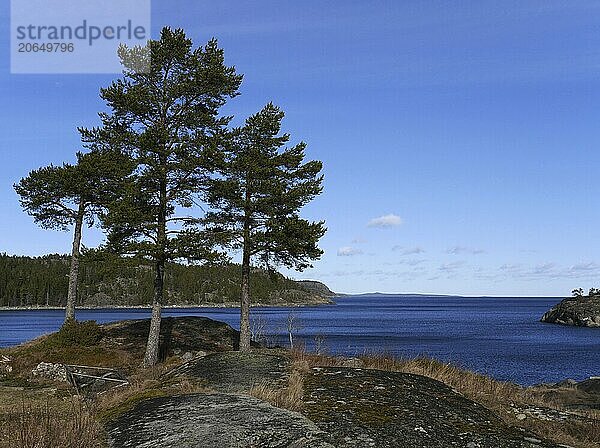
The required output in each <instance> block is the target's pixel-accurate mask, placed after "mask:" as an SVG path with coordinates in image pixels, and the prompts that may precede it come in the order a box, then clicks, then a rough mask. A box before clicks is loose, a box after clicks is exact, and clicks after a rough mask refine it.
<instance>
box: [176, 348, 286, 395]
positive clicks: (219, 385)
mask: <svg viewBox="0 0 600 448" xmlns="http://www.w3.org/2000/svg"><path fill="white" fill-rule="evenodd" d="M288 364H289V359H288V358H286V357H284V356H279V355H275V354H270V353H263V352H251V353H242V352H221V353H212V354H210V355H207V356H205V357H203V358H198V359H194V360H192V361H190V362H188V363H186V364H184V365H183V366H181V367H179V368H177V369H176V370H174V371H173V372H171V375H173V376H182V375H185V376H188V377H192V378H196V379H200V380H202V381H204V382H205V384H206V385H207V386H208V387H210V388H211V389H214V390H218V391H220V392H248V391H249V390H250V389H251V388H252V386H255V385H258V384H265V383H267V384H271V385H272V386H273V387H277V386H278V385H279V386H281V385H283V383H284V381H285V379H286V378H287V372H286V369H287V367H288Z"/></svg>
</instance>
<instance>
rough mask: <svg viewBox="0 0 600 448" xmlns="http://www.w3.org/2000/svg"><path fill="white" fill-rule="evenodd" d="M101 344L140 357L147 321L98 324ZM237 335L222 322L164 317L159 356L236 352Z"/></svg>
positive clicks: (148, 321)
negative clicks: (100, 331) (100, 326)
mask: <svg viewBox="0 0 600 448" xmlns="http://www.w3.org/2000/svg"><path fill="white" fill-rule="evenodd" d="M102 330H103V334H104V338H103V341H102V343H103V344H104V345H106V346H110V347H113V348H115V347H116V348H121V349H124V350H127V351H128V352H130V353H136V354H137V355H138V356H139V357H143V355H144V351H145V350H146V340H147V338H148V332H149V330H150V319H139V320H125V321H120V322H115V323H111V324H104V325H102ZM239 340H240V333H239V331H237V330H234V329H233V328H232V327H231V326H229V325H228V324H226V323H224V322H219V321H216V320H212V319H209V318H207V317H199V316H181V317H164V318H163V319H162V321H161V326H160V357H161V359H164V358H166V357H167V356H172V355H174V354H176V353H180V354H181V353H186V352H190V353H192V354H198V353H202V352H220V351H226V350H236V349H237V348H238V346H239Z"/></svg>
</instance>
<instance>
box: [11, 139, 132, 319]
mask: <svg viewBox="0 0 600 448" xmlns="http://www.w3.org/2000/svg"><path fill="white" fill-rule="evenodd" d="M126 169H127V161H126V159H124V158H123V157H122V156H121V155H120V154H117V153H114V152H110V151H108V152H93V153H88V154H82V153H77V163H76V164H75V165H72V164H68V163H65V164H63V165H62V166H54V165H50V166H46V167H43V168H39V169H37V170H34V171H31V172H30V173H29V175H28V176H27V177H24V178H23V179H21V180H20V181H19V182H18V183H17V184H15V185H14V188H15V191H16V192H17V194H18V195H19V196H20V201H19V202H20V203H21V206H22V207H23V209H24V210H25V212H27V213H28V214H30V215H31V216H33V219H34V221H35V222H36V223H37V224H39V225H40V227H42V228H44V229H55V230H63V231H67V230H69V228H71V227H72V228H73V244H72V249H71V268H70V271H69V288H68V292H67V303H66V307H65V321H67V320H69V319H74V318H75V303H76V299H77V284H78V275H79V256H80V247H81V239H82V229H83V226H84V224H87V225H88V227H91V226H92V225H93V224H94V220H95V217H96V216H97V215H98V213H100V212H101V210H102V209H103V207H105V206H106V205H107V204H108V202H109V201H110V200H111V197H112V196H111V191H115V189H116V185H117V184H118V182H120V179H121V178H122V176H124V175H125V170H126Z"/></svg>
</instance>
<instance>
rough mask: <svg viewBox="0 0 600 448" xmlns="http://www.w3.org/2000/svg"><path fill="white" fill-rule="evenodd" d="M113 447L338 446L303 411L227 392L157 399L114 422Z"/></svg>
mask: <svg viewBox="0 0 600 448" xmlns="http://www.w3.org/2000/svg"><path fill="white" fill-rule="evenodd" d="M107 431H108V438H109V446H110V447H111V448H125V447H161V448H183V447H189V448H192V447H203V448H248V447H253V448H259V447H265V448H266V447H270V448H278V447H281V448H283V447H289V448H333V446H332V445H331V444H329V443H327V441H326V437H327V435H326V434H325V433H324V432H323V431H322V430H320V429H319V428H318V427H317V426H316V425H315V424H314V423H313V422H311V421H310V420H308V419H307V418H305V417H303V416H302V415H300V414H298V413H296V412H291V411H287V410H285V409H279V408H275V407H273V406H271V405H270V404H267V403H265V402H263V401H261V400H258V399H257V398H253V397H247V396H241V395H230V394H223V393H215V394H193V395H180V396H173V397H163V398H155V399H152V400H148V401H145V402H142V403H140V404H138V405H137V406H136V407H135V408H134V409H133V410H132V411H129V412H127V413H126V414H124V415H122V416H121V417H119V418H118V419H117V420H115V421H113V422H111V423H109V425H108V428H107Z"/></svg>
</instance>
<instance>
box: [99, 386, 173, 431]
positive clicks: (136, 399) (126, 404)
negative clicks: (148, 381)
mask: <svg viewBox="0 0 600 448" xmlns="http://www.w3.org/2000/svg"><path fill="white" fill-rule="evenodd" d="M167 395H168V393H167V392H166V391H164V390H161V389H147V390H143V391H140V392H136V393H134V394H132V395H129V396H128V397H127V398H126V399H124V400H123V401H122V402H121V403H119V404H118V405H117V406H114V407H112V408H110V409H107V410H105V411H100V412H98V414H97V417H98V420H99V421H100V423H108V422H109V421H111V420H115V419H117V418H119V417H120V416H121V415H123V414H125V413H126V412H129V411H131V410H132V409H133V408H135V407H136V405H137V404H139V403H141V402H142V401H144V400H149V399H151V398H159V397H165V396H167Z"/></svg>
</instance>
